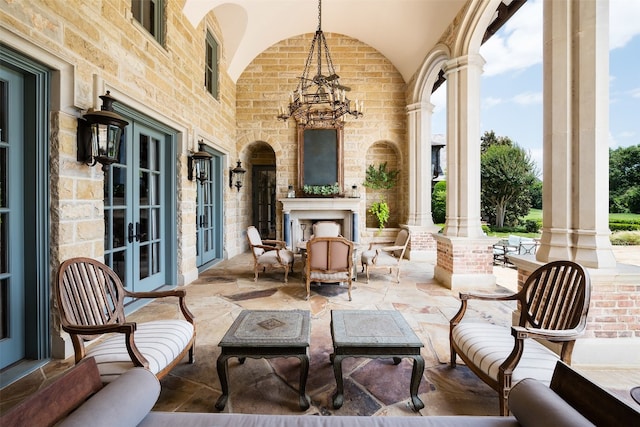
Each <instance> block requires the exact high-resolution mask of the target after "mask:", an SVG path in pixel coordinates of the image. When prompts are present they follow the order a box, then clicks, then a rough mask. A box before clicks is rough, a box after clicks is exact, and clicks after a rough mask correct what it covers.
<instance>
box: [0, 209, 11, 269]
mask: <svg viewBox="0 0 640 427" xmlns="http://www.w3.org/2000/svg"><path fill="white" fill-rule="evenodd" d="M8 218H9V215H8V214H6V213H1V214H0V274H2V273H8V272H9V268H8V265H9V260H8V257H9V251H8V250H7V247H8V245H9V242H8V239H7V220H8Z"/></svg>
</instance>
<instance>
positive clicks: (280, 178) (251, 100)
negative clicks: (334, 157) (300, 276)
mask: <svg viewBox="0 0 640 427" xmlns="http://www.w3.org/2000/svg"><path fill="white" fill-rule="evenodd" d="M325 36H326V38H327V43H328V45H329V51H330V52H331V56H332V60H333V64H334V66H335V67H336V72H337V74H338V75H339V76H340V83H341V84H342V85H345V86H349V87H350V88H351V91H350V92H349V98H350V99H352V100H356V99H358V100H360V101H364V108H365V111H364V113H365V114H364V117H361V118H359V119H357V120H355V119H353V118H347V120H346V123H345V125H344V186H345V190H348V189H350V188H351V186H352V185H354V184H355V185H358V187H359V189H360V193H361V197H362V198H363V203H361V207H360V212H359V220H360V224H359V229H360V230H365V225H366V211H365V209H366V204H370V203H369V201H368V200H366V198H365V192H364V191H363V190H364V188H363V187H362V182H363V181H364V178H365V171H366V168H367V166H368V164H367V153H368V152H369V149H370V148H371V147H372V146H373V145H374V144H376V143H379V142H384V143H386V144H388V145H389V146H390V147H393V150H394V151H395V152H397V153H398V156H397V159H398V164H400V163H401V161H402V159H403V158H404V157H406V155H407V154H406V153H407V141H406V111H405V107H406V102H405V89H406V88H405V83H404V80H403V79H402V76H401V75H400V73H399V72H398V71H397V70H396V69H395V67H394V66H393V65H392V64H391V63H390V62H389V61H388V60H387V59H386V58H385V57H383V56H382V55H381V54H380V53H379V52H377V51H376V50H374V49H373V48H371V47H369V46H367V45H365V44H363V43H361V42H360V41H358V40H355V39H352V38H349V37H346V36H343V35H340V34H332V33H325ZM312 39H313V34H305V35H303V36H299V37H293V38H290V39H287V40H283V41H281V42H280V43H277V44H276V45H274V46H271V47H270V48H269V49H267V50H265V51H264V52H262V53H261V54H260V55H258V56H257V57H256V58H255V59H254V60H253V61H252V62H251V63H250V64H249V66H248V67H247V68H246V69H245V71H244V72H243V73H242V75H241V76H240V78H239V79H238V82H237V127H238V131H237V132H238V133H237V135H238V139H237V148H238V151H239V152H241V153H243V155H244V154H245V153H246V152H247V151H248V150H249V147H251V146H252V144H254V143H255V142H256V141H264V142H266V143H267V144H269V145H270V146H271V147H272V148H273V150H274V152H275V155H276V168H277V198H282V197H285V196H286V191H287V186H288V185H293V186H294V187H295V188H298V187H299V183H298V182H297V176H298V175H297V173H298V172H297V171H298V158H297V152H298V147H297V135H296V126H295V122H294V121H293V119H290V120H289V122H286V123H285V122H282V121H278V120H277V119H276V116H277V114H278V109H279V108H280V106H282V105H285V104H286V103H287V101H288V99H289V94H290V92H291V91H293V90H294V89H295V87H296V85H297V82H298V77H299V76H300V75H302V72H303V69H304V64H305V61H306V59H307V56H308V54H309V49H310V47H311V41H312ZM247 160H248V159H247ZM394 167H396V166H394ZM407 179H408V176H407V174H406V171H405V172H404V174H403V175H402V178H401V182H400V184H399V187H398V188H397V193H398V194H399V195H400V196H399V197H398V204H399V206H406V204H407V201H406V196H405V195H406V188H407ZM239 203H240V204H242V205H243V206H246V207H247V210H248V209H249V208H248V206H249V203H250V199H249V198H248V197H246V196H241V198H240V199H239ZM396 215H397V216H398V218H397V220H396V221H397V222H402V221H406V212H405V211H404V210H403V209H402V208H398V209H397V214H396ZM247 218H249V217H247ZM281 222H282V211H281V206H278V235H279V236H281V235H282V234H281V233H282V230H281ZM245 225H249V224H245Z"/></svg>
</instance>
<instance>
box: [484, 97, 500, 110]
mask: <svg viewBox="0 0 640 427" xmlns="http://www.w3.org/2000/svg"><path fill="white" fill-rule="evenodd" d="M503 102H504V101H503V100H502V99H501V98H494V97H492V96H487V97H485V98H482V107H483V108H491V107H494V106H496V105H499V104H502V103H503Z"/></svg>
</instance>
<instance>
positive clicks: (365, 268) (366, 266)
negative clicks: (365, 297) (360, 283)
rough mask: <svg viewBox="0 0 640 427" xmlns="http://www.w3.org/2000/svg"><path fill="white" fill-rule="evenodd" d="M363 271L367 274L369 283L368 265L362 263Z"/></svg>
mask: <svg viewBox="0 0 640 427" xmlns="http://www.w3.org/2000/svg"><path fill="white" fill-rule="evenodd" d="M364 271H365V273H366V274H367V283H369V265H367V264H365V265H364Z"/></svg>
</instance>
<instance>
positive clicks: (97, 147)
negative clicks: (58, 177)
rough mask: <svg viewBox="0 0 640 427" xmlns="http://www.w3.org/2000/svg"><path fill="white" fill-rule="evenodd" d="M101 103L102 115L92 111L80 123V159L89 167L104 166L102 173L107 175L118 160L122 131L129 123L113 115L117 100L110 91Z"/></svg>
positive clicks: (77, 138) (116, 114)
mask: <svg viewBox="0 0 640 427" xmlns="http://www.w3.org/2000/svg"><path fill="white" fill-rule="evenodd" d="M100 99H102V106H101V107H100V111H94V110H89V112H87V114H85V115H84V116H82V118H81V119H78V131H77V134H76V135H77V136H76V140H77V145H78V156H77V159H78V161H79V162H83V163H85V164H87V165H89V166H95V164H96V163H101V164H102V170H103V171H105V172H106V171H108V170H109V166H111V164H112V163H116V162H117V161H118V160H119V152H120V143H121V138H122V131H123V130H124V128H125V127H126V126H127V125H128V124H129V122H128V121H126V120H125V119H123V118H122V117H121V116H120V115H119V114H118V113H116V112H115V111H113V102H114V101H115V99H114V98H113V97H112V96H111V95H110V94H109V91H107V93H106V95H102V96H100Z"/></svg>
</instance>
